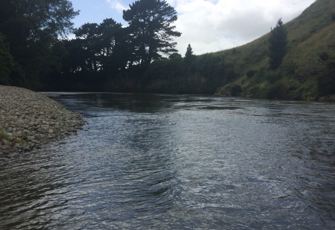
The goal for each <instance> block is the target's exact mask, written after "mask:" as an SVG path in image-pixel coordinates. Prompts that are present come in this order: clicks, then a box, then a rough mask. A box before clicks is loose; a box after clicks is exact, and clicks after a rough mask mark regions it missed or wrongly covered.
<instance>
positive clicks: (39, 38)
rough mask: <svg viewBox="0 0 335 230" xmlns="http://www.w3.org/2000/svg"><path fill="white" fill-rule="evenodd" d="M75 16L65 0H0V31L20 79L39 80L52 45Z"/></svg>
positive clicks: (66, 30) (46, 63)
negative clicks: (20, 70) (20, 76)
mask: <svg viewBox="0 0 335 230" xmlns="http://www.w3.org/2000/svg"><path fill="white" fill-rule="evenodd" d="M75 15H77V12H75V11H74V9H73V8H72V4H71V2H70V1H68V0H20V1H17V0H5V1H1V2H0V32H1V33H3V34H4V36H5V37H6V38H7V41H8V42H9V47H10V51H11V54H12V56H13V58H14V61H15V63H16V66H17V67H20V68H22V70H23V71H22V72H23V74H24V76H22V78H23V79H25V78H28V79H27V81H29V82H33V81H36V82H37V81H39V80H38V79H39V78H40V77H41V76H45V75H46V74H47V73H48V71H49V67H50V64H52V62H53V60H54V59H53V57H52V46H53V45H54V44H56V43H57V42H58V38H59V37H60V36H63V37H64V36H65V35H66V34H67V33H68V32H69V31H70V30H71V29H72V22H71V19H72V18H73V17H74V16H75Z"/></svg>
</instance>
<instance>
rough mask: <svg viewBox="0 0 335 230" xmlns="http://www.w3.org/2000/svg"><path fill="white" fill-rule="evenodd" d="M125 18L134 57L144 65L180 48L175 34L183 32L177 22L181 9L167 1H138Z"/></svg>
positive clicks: (124, 14)
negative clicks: (178, 29) (177, 9)
mask: <svg viewBox="0 0 335 230" xmlns="http://www.w3.org/2000/svg"><path fill="white" fill-rule="evenodd" d="M123 18H124V20H125V21H127V22H128V23H129V32H130V36H131V41H132V46H133V49H134V50H133V55H134V56H135V58H134V59H135V60H136V61H137V62H139V63H140V64H142V65H148V64H150V63H151V62H152V61H153V60H157V59H159V58H160V57H161V55H162V54H170V53H172V52H175V51H176V50H175V45H176V42H174V41H173V37H179V36H180V35H181V34H180V33H179V32H177V31H175V26H174V25H173V23H174V22H175V21H176V20H177V12H176V11H175V9H174V8H173V7H171V6H170V5H169V4H168V3H167V2H166V1H165V0H137V1H136V2H134V3H133V4H131V5H130V8H129V10H125V11H124V12H123Z"/></svg>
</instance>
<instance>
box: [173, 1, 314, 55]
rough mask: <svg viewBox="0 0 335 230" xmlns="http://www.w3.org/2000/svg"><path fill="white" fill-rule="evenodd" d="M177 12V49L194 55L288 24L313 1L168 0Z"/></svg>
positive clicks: (234, 43) (246, 39) (252, 37)
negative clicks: (278, 23) (280, 23)
mask: <svg viewBox="0 0 335 230" xmlns="http://www.w3.org/2000/svg"><path fill="white" fill-rule="evenodd" d="M167 1H168V2H169V3H170V4H171V5H172V6H173V7H175V9H176V10H177V12H178V15H179V18H178V21H177V22H176V26H177V30H178V31H180V32H182V33H183V35H182V37H180V38H178V47H177V48H178V50H179V51H180V52H181V53H184V52H185V50H186V46H187V44H188V43H191V45H192V47H193V49H194V51H195V53H196V54H201V53H206V52H213V51H218V50H223V49H227V48H231V47H234V46H238V45H242V44H244V43H246V42H248V41H251V40H253V39H255V38H257V37H259V36H261V35H263V34H264V33H266V32H269V31H270V29H271V27H273V26H274V25H275V23H276V21H277V20H278V19H279V18H282V19H283V20H284V22H287V21H289V20H291V19H293V18H294V17H296V16H298V15H299V14H300V13H301V12H302V11H303V10H304V9H305V8H307V7H308V6H309V5H310V4H311V3H312V2H314V0H167Z"/></svg>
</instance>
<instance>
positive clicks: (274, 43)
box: [269, 19, 287, 70]
mask: <svg viewBox="0 0 335 230" xmlns="http://www.w3.org/2000/svg"><path fill="white" fill-rule="evenodd" d="M286 52H287V31H286V29H285V27H284V24H283V21H282V20H281V19H280V20H279V21H278V23H277V25H276V27H275V28H274V29H273V30H272V31H271V34H270V38H269V57H270V68H271V69H273V70H275V69H277V68H278V67H279V66H280V65H281V63H282V61H283V58H284V57H285V55H286Z"/></svg>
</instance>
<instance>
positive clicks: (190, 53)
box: [185, 44, 194, 64]
mask: <svg viewBox="0 0 335 230" xmlns="http://www.w3.org/2000/svg"><path fill="white" fill-rule="evenodd" d="M193 60H194V54H193V50H192V47H191V44H188V46H187V49H186V53H185V62H186V63H188V64H190V63H192V62H193Z"/></svg>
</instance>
